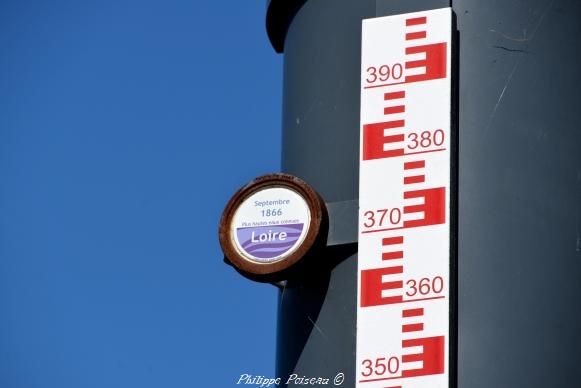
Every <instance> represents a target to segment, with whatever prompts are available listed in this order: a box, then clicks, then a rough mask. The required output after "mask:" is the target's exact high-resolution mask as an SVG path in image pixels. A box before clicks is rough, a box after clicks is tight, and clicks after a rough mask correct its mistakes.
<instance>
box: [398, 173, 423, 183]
mask: <svg viewBox="0 0 581 388" xmlns="http://www.w3.org/2000/svg"><path fill="white" fill-rule="evenodd" d="M425 181H426V176H425V175H414V176H406V177H404V178H403V184H404V185H410V184H414V183H424V182H425Z"/></svg>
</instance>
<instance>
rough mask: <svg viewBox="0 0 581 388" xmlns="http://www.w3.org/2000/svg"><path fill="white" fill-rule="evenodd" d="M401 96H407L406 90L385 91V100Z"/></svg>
mask: <svg viewBox="0 0 581 388" xmlns="http://www.w3.org/2000/svg"><path fill="white" fill-rule="evenodd" d="M399 98H405V91H404V90H402V91H399V92H388V93H384V94H383V99H384V100H386V101H387V100H397V99H399Z"/></svg>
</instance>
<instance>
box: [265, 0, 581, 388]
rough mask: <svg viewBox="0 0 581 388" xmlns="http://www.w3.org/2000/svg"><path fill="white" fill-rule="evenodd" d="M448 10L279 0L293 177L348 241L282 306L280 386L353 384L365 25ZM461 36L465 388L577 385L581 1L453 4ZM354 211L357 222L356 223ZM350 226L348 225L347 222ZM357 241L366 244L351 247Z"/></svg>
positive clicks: (432, 4)
mask: <svg viewBox="0 0 581 388" xmlns="http://www.w3.org/2000/svg"><path fill="white" fill-rule="evenodd" d="M444 6H449V2H448V1H438V0H431V1H430V0H425V1H421V0H416V1H411V0H409V1H401V0H377V1H375V0H309V1H306V0H272V1H271V2H270V3H269V6H268V11H267V29H268V33H269V36H270V38H271V41H272V43H273V47H274V48H275V49H276V50H277V51H279V52H284V97H283V126H282V127H283V128H282V129H283V151H282V152H283V159H282V166H283V171H284V172H287V173H290V174H293V175H296V176H299V177H301V178H303V179H304V180H306V181H307V182H308V183H309V184H311V185H312V186H313V187H314V188H315V189H316V190H317V191H318V192H319V193H320V194H321V195H322V196H323V198H324V200H325V201H326V202H327V203H328V207H329V213H330V230H331V232H330V233H332V232H333V230H335V231H337V234H336V235H335V237H336V238H331V241H330V243H331V245H332V246H331V247H329V249H328V250H327V252H326V253H325V255H324V257H321V258H320V260H321V261H325V262H326V263H328V271H326V272H324V274H325V275H319V277H318V278H315V279H311V280H303V281H293V282H288V284H287V285H286V287H284V288H282V289H281V291H280V294H279V309H278V335H277V338H278V339H277V363H276V368H277V375H278V376H288V375H289V374H291V373H297V374H298V375H300V376H331V377H332V376H335V375H336V374H337V373H339V372H343V373H344V374H345V378H346V379H345V382H344V383H343V385H342V386H344V387H353V386H354V385H355V322H356V320H355V311H356V303H357V301H356V296H357V278H356V269H357V262H356V260H357V258H356V250H357V247H356V244H355V241H354V240H353V236H354V234H353V233H354V232H353V231H356V228H357V225H356V223H355V224H354V222H356V221H353V220H356V209H357V206H356V202H355V201H356V200H357V195H358V152H359V138H358V136H359V95H360V84H359V82H360V80H359V77H360V39H361V20H362V19H364V18H371V17H375V16H383V15H387V14H397V13H404V12H412V11H418V10H423V9H431V8H439V7H444ZM452 6H453V9H454V11H455V14H456V17H457V28H458V30H459V42H458V43H459V45H458V46H459V49H458V51H457V54H458V58H457V60H458V66H459V67H458V73H457V74H455V76H456V77H457V80H458V86H459V92H458V101H457V104H458V109H459V111H458V117H457V124H456V125H457V128H458V155H457V159H458V166H459V167H458V188H457V193H455V195H456V196H457V207H458V214H457V217H458V219H457V227H458V236H457V240H458V253H457V256H458V257H457V262H458V268H457V273H456V275H457V279H458V289H457V295H458V305H457V312H456V311H454V313H455V314H454V315H456V314H457V315H456V318H457V322H456V324H457V331H458V333H457V338H458V345H457V352H458V360H457V375H458V382H457V384H458V386H460V387H469V388H480V387H487V388H488V387H491V386H494V387H507V388H508V387H510V388H518V387H546V386H552V387H578V386H581V382H580V381H579V377H578V376H577V369H576V367H577V366H578V365H579V363H580V362H581V356H579V354H580V353H579V351H578V350H577V349H578V348H580V347H581V331H580V330H579V328H580V327H581V309H580V308H579V305H580V304H579V297H580V296H581V242H580V241H581V237H580V236H581V204H580V203H581V110H580V109H579V107H580V106H581V89H580V88H579V85H581V72H580V71H579V68H580V67H581V54H580V52H579V50H578V48H577V47H578V41H577V40H578V37H579V36H581V24H580V23H579V17H580V16H581V3H579V2H573V1H566V0H531V1H528V2H522V1H516V0H506V1H502V2H482V1H477V0H454V2H453V4H452ZM354 214H355V215H354ZM348 218H349V220H347V219H348ZM355 238H356V237H355Z"/></svg>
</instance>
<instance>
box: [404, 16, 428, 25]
mask: <svg viewBox="0 0 581 388" xmlns="http://www.w3.org/2000/svg"><path fill="white" fill-rule="evenodd" d="M426 22H427V18H426V17H425V16H422V17H419V18H410V19H406V20H405V25H406V26H417V25H419V24H426Z"/></svg>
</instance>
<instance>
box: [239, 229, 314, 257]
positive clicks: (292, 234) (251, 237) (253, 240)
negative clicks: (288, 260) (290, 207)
mask: <svg viewBox="0 0 581 388" xmlns="http://www.w3.org/2000/svg"><path fill="white" fill-rule="evenodd" d="M303 227H304V224H288V225H271V226H257V227H249V228H238V229H236V237H237V240H238V246H239V247H240V248H242V250H243V251H244V252H245V253H247V254H249V255H250V256H252V257H256V258H258V259H264V261H269V260H270V259H273V258H276V257H278V256H280V255H283V254H284V253H286V252H288V251H290V250H291V249H292V248H293V247H294V246H295V244H296V243H297V241H298V240H299V238H300V237H301V232H302V231H303Z"/></svg>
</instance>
